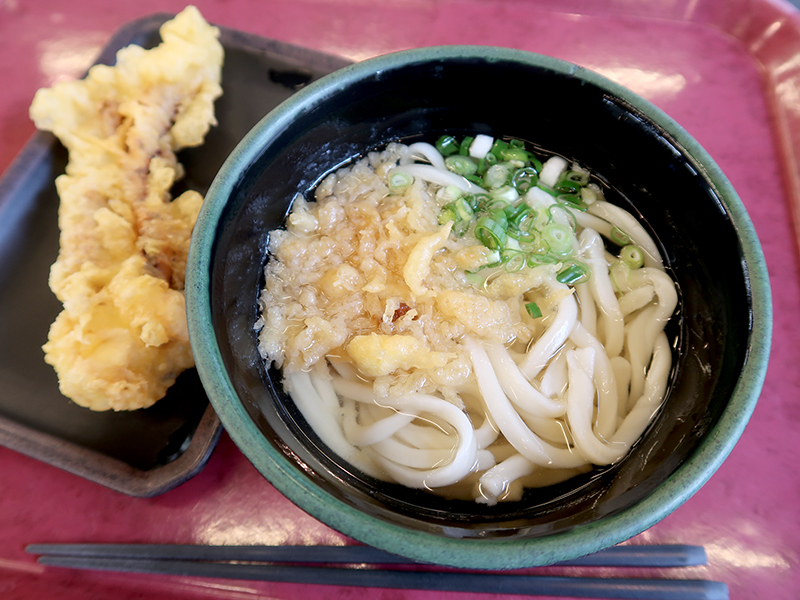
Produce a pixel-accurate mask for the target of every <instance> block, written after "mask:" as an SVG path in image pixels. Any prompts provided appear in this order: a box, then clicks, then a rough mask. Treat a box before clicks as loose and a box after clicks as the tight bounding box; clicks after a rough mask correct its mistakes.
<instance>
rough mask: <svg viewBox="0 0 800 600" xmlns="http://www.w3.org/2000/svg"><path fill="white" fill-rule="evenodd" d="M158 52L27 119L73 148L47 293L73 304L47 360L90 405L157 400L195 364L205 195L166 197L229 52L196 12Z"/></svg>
mask: <svg viewBox="0 0 800 600" xmlns="http://www.w3.org/2000/svg"><path fill="white" fill-rule="evenodd" d="M160 33H161V38H162V43H161V44H160V45H159V46H157V47H156V48H153V49H151V50H144V49H142V48H140V47H138V46H128V47H127V48H123V49H122V50H120V51H119V53H118V54H117V61H116V65H115V66H113V67H109V66H103V65H97V66H94V67H92V68H91V69H90V70H89V73H88V75H87V76H86V78H85V79H83V80H80V81H72V82H64V83H58V84H56V85H55V86H53V87H52V88H48V89H42V90H39V91H38V92H37V93H36V96H35V97H34V100H33V103H32V105H31V108H30V115H31V118H32V119H33V121H34V122H35V124H36V126H37V127H38V128H39V129H43V130H48V131H52V132H53V133H54V134H55V135H56V136H57V137H58V138H59V139H60V140H61V142H62V143H63V144H64V146H65V147H66V148H67V150H68V151H69V163H68V165H67V167H66V173H65V174H64V175H61V176H60V177H58V178H57V179H56V187H57V189H58V194H59V197H60V199H61V203H60V208H59V227H60V229H61V237H60V244H61V246H60V252H59V255H58V259H57V261H56V262H55V264H54V265H53V267H52V269H51V271H50V287H51V289H52V290H53V292H54V293H55V294H56V296H57V297H58V299H59V300H61V302H62V303H63V305H64V310H63V311H62V312H61V314H59V315H58V317H57V319H56V321H55V322H54V323H53V325H52V326H51V328H50V333H49V337H48V341H47V343H46V344H45V345H44V347H43V349H44V351H45V360H46V361H47V362H48V363H49V364H51V365H52V366H53V367H54V368H55V370H56V372H57V374H58V377H59V385H60V389H61V391H62V393H63V394H64V395H66V396H68V397H69V398H71V399H72V400H74V401H75V402H76V403H77V404H80V405H82V406H86V407H88V408H91V409H92V410H109V409H113V410H133V409H137V408H144V407H147V406H150V405H152V404H153V403H154V402H156V401H157V400H158V399H160V398H162V397H163V396H164V394H166V391H167V389H168V388H169V386H171V385H172V384H173V383H174V382H175V379H176V377H177V376H178V375H179V374H180V373H181V372H182V371H183V370H185V369H187V368H189V367H191V366H193V364H194V359H193V358H192V352H191V349H190V346H189V336H188V331H187V324H186V312H185V301H184V293H183V288H184V276H185V272H186V256H187V252H188V249H189V239H190V237H191V232H192V227H193V226H194V222H195V219H196V218H197V213H198V211H199V210H200V206H201V204H202V201H203V199H202V197H201V196H200V195H199V194H197V193H196V192H192V191H189V192H186V193H184V194H182V195H181V196H179V197H178V198H176V199H174V200H173V199H172V197H171V195H170V188H171V187H172V184H173V183H174V182H175V181H176V180H178V179H180V177H181V176H182V175H183V170H182V167H181V165H180V164H179V163H178V161H177V158H176V156H175V152H176V151H178V150H180V149H181V148H185V147H189V146H198V145H200V144H201V143H202V142H203V139H204V137H205V135H206V133H207V132H208V130H209V127H210V126H211V125H215V124H216V120H215V118H214V100H215V99H216V98H217V97H218V96H219V95H220V94H221V93H222V88H221V87H220V77H221V68H222V60H223V49H222V46H221V45H220V43H219V41H218V37H219V31H218V30H217V28H215V27H211V26H210V25H209V24H208V23H206V22H205V20H204V19H203V17H202V16H201V15H200V12H199V11H198V10H197V9H196V8H194V7H192V6H190V7H188V8H186V9H185V10H184V11H182V12H181V13H180V14H179V15H177V16H176V17H175V18H174V19H173V20H171V21H168V22H167V23H165V24H164V25H163V26H162V27H161V30H160Z"/></svg>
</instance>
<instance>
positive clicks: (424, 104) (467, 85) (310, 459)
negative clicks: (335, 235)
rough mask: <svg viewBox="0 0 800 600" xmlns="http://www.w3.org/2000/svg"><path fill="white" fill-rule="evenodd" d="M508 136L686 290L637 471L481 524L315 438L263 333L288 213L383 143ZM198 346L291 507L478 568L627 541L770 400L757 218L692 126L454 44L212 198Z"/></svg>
mask: <svg viewBox="0 0 800 600" xmlns="http://www.w3.org/2000/svg"><path fill="white" fill-rule="evenodd" d="M443 133H451V134H456V135H466V134H467V133H469V134H476V133H486V134H490V135H496V136H502V135H509V136H514V137H519V138H523V139H526V140H529V141H531V142H535V143H536V144H537V145H539V146H541V147H542V148H545V149H548V150H550V151H552V152H555V153H558V154H561V155H563V156H565V157H568V158H571V159H575V160H578V161H579V162H580V163H581V164H583V165H586V166H588V167H589V168H590V169H592V170H593V171H594V172H595V173H597V174H599V175H600V176H601V177H602V178H604V179H605V180H606V181H607V182H608V183H609V185H610V186H611V192H610V198H611V199H612V200H613V201H615V202H618V203H620V204H622V205H624V206H625V207H626V208H628V209H629V210H632V211H633V212H634V213H636V214H638V215H639V216H640V217H641V219H642V220H643V222H644V223H646V225H647V227H648V228H649V229H650V230H651V232H652V233H653V234H654V235H655V237H656V238H657V240H659V242H660V244H661V246H662V249H663V255H664V257H665V261H666V263H667V265H668V270H669V272H670V273H671V274H672V276H673V277H674V278H675V280H676V281H677V283H678V286H679V290H680V304H679V309H680V318H678V319H673V321H672V322H671V324H670V326H669V330H668V332H669V333H670V335H671V336H672V337H673V338H674V339H675V340H676V342H675V352H674V354H675V356H674V363H673V364H674V372H673V378H672V383H671V386H670V390H669V393H668V394H669V395H668V398H667V401H666V402H665V404H664V406H663V409H662V410H661V411H660V412H659V413H658V415H657V416H656V418H655V420H654V422H653V423H652V425H651V426H650V427H649V429H648V430H647V431H646V432H645V435H644V436H643V438H642V439H641V440H640V441H639V443H637V444H636V446H635V447H634V448H633V450H632V451H631V452H630V453H629V455H628V456H627V457H626V458H625V459H623V460H622V461H621V462H619V463H617V464H614V465H613V466H610V467H605V468H597V469H595V470H593V471H592V472H590V473H588V474H586V475H582V476H578V477H575V478H573V479H571V480H569V481H567V482H565V483H563V484H559V485H554V486H551V487H547V488H540V489H532V490H529V491H527V492H526V493H525V495H524V497H523V498H522V500H520V501H516V502H501V503H498V504H497V505H496V506H493V507H487V506H485V505H479V504H476V503H473V502H464V501H452V500H445V499H442V498H439V497H437V496H434V495H431V494H428V493H425V492H423V491H418V490H411V489H408V488H404V487H402V486H399V485H394V484H389V483H384V482H378V481H376V480H372V479H370V478H369V477H367V476H365V475H363V474H361V473H360V472H358V471H357V470H355V469H353V468H352V467H349V466H348V465H347V464H343V463H342V462H341V461H340V460H339V459H338V458H337V457H336V456H335V455H333V454H332V453H331V452H330V451H329V450H328V449H327V447H325V445H324V444H323V443H322V442H321V441H320V440H319V439H318V438H317V437H316V435H315V434H314V433H313V432H312V431H310V429H309V427H308V426H307V424H306V422H305V421H304V419H303V418H302V416H301V415H300V414H299V412H298V410H297V409H296V407H295V406H294V404H293V403H292V401H291V399H290V398H289V397H287V396H286V394H284V392H283V391H282V389H281V384H280V373H278V372H276V371H275V370H274V369H267V368H266V367H265V364H264V361H263V360H262V358H261V357H260V356H259V353H258V350H257V347H256V342H257V338H256V335H257V334H256V331H255V330H254V323H255V322H256V319H257V317H258V304H257V297H258V295H259V291H260V289H261V288H262V286H263V277H264V276H263V269H264V266H265V264H266V261H267V259H268V256H267V242H268V238H269V235H270V232H271V231H272V230H274V229H276V228H279V227H281V226H282V223H283V220H284V217H285V215H286V213H287V210H288V209H289V206H290V203H291V201H292V199H293V198H294V197H295V195H296V194H297V193H306V192H308V191H309V190H311V189H313V187H314V186H315V184H316V183H317V182H318V181H319V180H320V179H321V178H322V177H323V176H324V175H325V174H327V173H329V172H330V171H331V170H333V169H335V168H336V167H338V166H340V165H342V164H345V163H347V162H348V161H349V160H352V159H353V158H354V157H357V156H360V155H363V154H364V153H365V152H366V151H368V150H371V149H375V148H379V147H381V146H383V145H384V144H386V143H387V142H389V141H393V140H401V141H406V142H410V141H415V140H428V141H432V140H435V139H437V138H438V136H439V135H441V134H443ZM186 297H187V307H188V316H189V327H190V334H191V338H192V347H193V349H194V352H195V356H196V361H197V367H198V370H199V372H200V376H201V378H202V381H203V384H204V386H205V388H206V391H207V392H208V394H209V397H210V399H211V402H212V403H213V405H214V407H215V409H216V411H217V413H218V414H219V417H220V419H221V421H222V423H223V425H224V426H225V429H226V430H227V432H228V433H229V434H230V436H231V438H232V439H233V440H234V442H235V443H236V444H237V445H238V446H239V447H240V448H241V450H242V452H243V453H244V454H245V455H246V456H247V458H248V459H249V460H250V461H251V462H252V463H253V464H254V465H255V467H256V468H257V469H258V470H259V471H260V472H261V473H262V474H263V475H264V477H266V478H267V479H268V480H269V481H270V482H271V483H272V484H273V485H274V486H275V487H276V488H277V489H278V490H280V491H281V492H282V493H283V494H285V495H286V496H287V497H288V498H289V499H291V500H292V501H293V502H294V503H296V504H297V505H298V506H299V507H300V508H302V509H304V510H305V511H307V512H308V513H310V514H311V515H313V516H314V517H316V518H317V519H319V520H320V521H322V522H324V523H326V524H327V525H329V526H331V527H333V528H334V529H336V530H338V531H340V532H342V533H344V534H346V535H348V536H350V537H352V538H355V539H356V540H359V541H361V542H364V543H367V544H370V545H373V546H376V547H379V548H382V549H384V550H388V551H390V552H394V553H397V554H401V555H405V556H409V557H412V558H415V559H418V560H421V561H426V562H432V563H439V564H445V565H451V566H456V567H469V568H486V569H498V568H515V567H527V566H535V565H546V564H550V563H553V562H556V561H559V560H566V559H570V558H574V557H577V556H581V555H584V554H587V553H590V552H594V551H596V550H599V549H601V548H603V547H607V546H610V545H613V544H616V543H619V542H622V541H624V540H626V539H628V538H630V537H632V536H634V535H636V534H638V533H640V532H641V531H643V530H645V529H647V528H648V527H650V526H652V525H653V524H654V523H656V522H657V521H659V520H660V519H662V518H663V517H665V516H666V515H668V514H669V513H670V512H672V511H673V510H675V509H676V508H677V507H678V506H679V505H680V504H681V503H683V502H684V501H685V500H687V499H688V498H689V497H690V496H691V495H692V494H694V493H695V492H696V491H697V490H698V489H699V488H700V487H701V486H702V485H703V484H704V483H705V482H706V481H707V480H708V478H709V477H710V476H711V475H712V473H713V472H714V471H715V470H716V469H717V468H718V467H719V465H720V464H721V463H722V462H723V460H724V459H725V457H726V456H727V455H728V453H729V452H730V450H731V449H732V448H733V446H734V444H735V443H736V441H737V440H738V438H739V437H740V435H741V433H742V431H743V429H744V427H745V425H746V423H747V421H748V419H749V417H750V414H751V413H752V411H753V409H754V407H755V404H756V400H757V397H758V394H759V391H760V388H761V385H762V382H763V378H764V374H765V370H766V364H767V358H768V349H769V339H770V332H771V308H770V306H771V305H770V297H769V287H768V279H767V271H766V267H765V263H764V259H763V255H762V252H761V248H760V245H759V242H758V239H757V238H756V235H755V232H754V229H753V227H752V224H751V222H750V220H749V218H748V216H747V213H746V211H745V209H744V207H743V205H742V203H741V201H740V199H739V198H738V197H737V195H736V193H735V191H734V190H733V189H732V187H731V185H730V183H729V182H728V180H727V179H726V178H725V176H724V175H723V173H722V172H721V171H720V169H719V168H718V167H717V166H716V165H715V163H714V162H713V161H712V159H711V158H710V157H709V156H708V154H707V153H706V152H705V151H704V150H703V149H702V148H701V147H700V146H699V145H698V143H697V142H696V141H694V140H693V139H692V138H691V137H690V136H689V135H688V134H687V133H686V132H685V131H684V130H683V129H682V128H681V127H680V126H678V125H677V124H676V123H675V122H673V121H672V120H671V119H670V118H669V117H668V116H667V115H665V114H664V113H663V112H662V111H660V110H659V109H657V108H655V107H654V106H653V105H651V104H650V103H649V102H647V101H645V100H643V99H642V98H640V97H638V96H636V95H635V94H633V93H632V92H630V91H629V90H627V89H624V88H622V87H620V86H619V85H616V84H614V83H612V82H611V81H609V80H607V79H605V78H603V77H601V76H599V75H597V74H595V73H593V72H590V71H588V70H585V69H583V68H581V67H578V66H575V65H572V64H568V63H565V62H562V61H560V60H556V59H553V58H549V57H545V56H540V55H536V54H531V53H528V52H523V51H516V50H509V49H501V48H490V47H465V46H449V47H437V48H425V49H418V50H411V51H404V52H399V53H395V54H389V55H385V56H381V57H377V58H374V59H370V60H367V61H364V62H361V63H357V64H355V65H352V66H349V67H345V68H344V69H342V70H340V71H336V72H334V73H333V74H331V75H328V76H326V77H324V78H322V79H320V80H319V81H317V82H315V83H313V84H311V85H309V86H307V87H306V88H304V89H302V90H301V91H299V92H298V93H297V94H295V95H294V96H293V97H291V98H290V99H289V100H287V101H286V102H284V103H283V104H281V105H280V106H278V107H277V108H276V109H275V110H273V111H272V112H270V113H269V114H268V115H267V116H266V117H265V118H264V119H263V120H262V121H261V122H260V123H259V124H258V125H257V126H256V127H255V128H254V129H253V130H252V131H251V132H250V133H249V134H248V135H247V136H246V137H245V138H244V139H243V140H242V141H241V143H240V144H239V145H238V147H237V148H236V150H235V151H234V152H233V153H232V154H231V155H230V157H229V158H228V160H227V162H226V163H225V164H224V166H223V167H222V169H221V170H220V172H219V173H218V175H217V177H216V179H215V181H214V183H213V185H212V187H211V189H210V190H209V192H208V195H207V198H206V201H205V204H204V206H203V209H202V211H201V214H200V216H199V218H198V221H197V225H196V227H195V231H194V236H193V239H192V246H191V255H190V259H189V267H188V274H187V290H186Z"/></svg>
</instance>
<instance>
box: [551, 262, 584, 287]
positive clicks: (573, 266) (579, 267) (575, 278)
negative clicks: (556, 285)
mask: <svg viewBox="0 0 800 600" xmlns="http://www.w3.org/2000/svg"><path fill="white" fill-rule="evenodd" d="M590 275H591V271H589V267H587V266H586V265H585V264H584V263H582V262H578V261H572V262H570V263H569V264H567V266H566V267H565V268H563V269H562V270H561V271H559V273H558V275H556V280H558V281H559V282H560V283H565V284H567V285H577V284H579V283H584V282H586V281H588V280H589V276H590Z"/></svg>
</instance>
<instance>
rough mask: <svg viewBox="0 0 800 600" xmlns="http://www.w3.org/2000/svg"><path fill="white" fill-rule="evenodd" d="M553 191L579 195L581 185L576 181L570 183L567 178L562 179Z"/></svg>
mask: <svg viewBox="0 0 800 600" xmlns="http://www.w3.org/2000/svg"><path fill="white" fill-rule="evenodd" d="M555 189H556V191H557V192H561V193H562V194H579V193H580V191H581V185H580V184H579V183H578V182H576V181H571V180H569V179H568V178H567V177H563V178H562V179H559V180H558V183H556V186H555Z"/></svg>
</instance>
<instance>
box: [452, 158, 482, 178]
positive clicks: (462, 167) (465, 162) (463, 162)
mask: <svg viewBox="0 0 800 600" xmlns="http://www.w3.org/2000/svg"><path fill="white" fill-rule="evenodd" d="M444 164H445V166H446V167H447V169H448V170H450V171H452V172H453V173H455V174H456V175H463V176H464V177H467V176H469V175H474V174H475V173H476V172H477V171H478V165H477V164H475V161H473V160H472V159H470V158H469V157H468V156H461V155H460V154H456V155H454V156H448V157H447V158H445V159H444Z"/></svg>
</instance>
